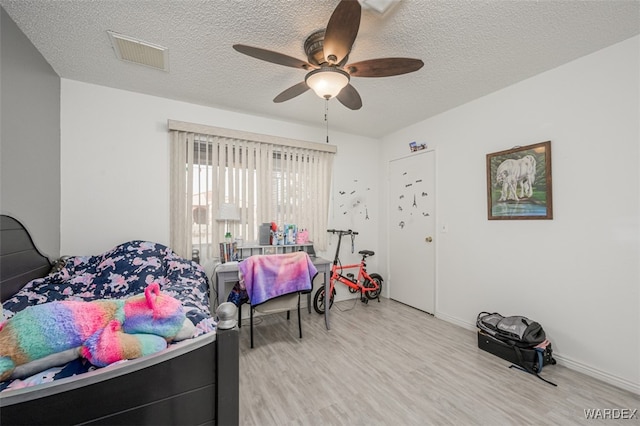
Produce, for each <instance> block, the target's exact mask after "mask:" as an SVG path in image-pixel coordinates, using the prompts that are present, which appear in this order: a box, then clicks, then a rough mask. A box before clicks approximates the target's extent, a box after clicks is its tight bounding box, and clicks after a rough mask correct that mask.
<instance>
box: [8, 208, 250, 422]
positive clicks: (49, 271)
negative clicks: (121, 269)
mask: <svg viewBox="0 0 640 426" xmlns="http://www.w3.org/2000/svg"><path fill="white" fill-rule="evenodd" d="M0 218H1V233H0V297H1V300H2V302H3V304H2V306H3V318H5V319H6V318H8V317H10V316H11V315H13V314H14V313H15V312H14V311H19V310H20V309H23V308H24V307H26V306H29V305H33V304H39V303H44V302H46V301H49V299H47V298H46V297H44V296H42V295H37V294H39V293H37V292H41V291H42V290H44V293H45V295H46V296H47V297H49V298H52V299H54V300H78V299H82V300H93V298H109V297H113V298H116V297H119V296H121V295H122V294H123V291H125V292H126V291H131V292H133V291H137V290H138V289H137V288H136V285H137V281H136V279H135V277H134V278H132V276H131V275H124V276H121V275H118V274H115V273H114V271H116V269H117V268H118V264H117V263H118V262H121V261H123V260H122V258H123V257H128V255H127V253H131V252H136V253H135V254H136V256H131V259H135V260H132V261H130V262H129V266H131V267H133V266H135V267H136V270H135V271H133V272H136V273H138V275H139V276H141V277H142V278H141V279H140V280H139V281H140V282H141V283H145V280H146V281H147V282H148V281H149V279H150V278H149V277H150V276H151V275H150V274H161V275H163V276H164V277H166V278H163V279H165V281H166V282H162V292H163V293H164V292H166V293H168V294H171V295H172V296H174V297H176V298H177V299H178V300H180V301H181V302H182V304H183V306H184V307H185V310H187V318H188V319H189V320H191V321H192V322H193V323H194V325H195V330H196V332H195V333H194V336H195V337H192V338H189V339H186V340H183V341H180V342H177V343H173V344H170V345H169V346H168V348H167V349H165V350H162V351H160V352H157V353H154V354H151V355H147V356H144V357H141V358H137V359H133V360H127V361H121V362H118V363H115V364H112V365H108V366H106V367H104V368H95V367H93V366H91V365H89V364H88V362H87V361H86V360H84V359H77V360H73V361H71V362H69V363H68V364H65V365H64V366H56V367H55V368H52V369H48V370H46V371H45V372H43V373H41V374H39V375H35V376H34V377H36V376H37V377H39V378H37V379H33V377H30V378H18V379H12V380H7V381H5V382H2V383H0V424H3V425H13V424H29V425H36V424H109V425H115V424H135V425H143V424H153V425H161V424H180V425H186V424H194V425H196V424H197V425H203V424H206V425H213V424H225V425H226V424H238V420H239V416H238V408H239V406H238V369H239V367H238V357H239V351H238V330H237V328H236V327H234V326H233V324H231V327H232V328H229V329H222V328H223V326H222V325H223V323H224V324H225V326H226V325H227V323H229V322H232V321H231V318H229V321H227V312H224V313H222V312H220V311H219V317H220V318H219V319H220V322H219V323H217V322H216V321H215V320H214V319H212V318H211V315H209V306H210V302H209V300H210V298H209V293H210V291H209V289H208V285H209V283H208V280H207V277H206V274H205V273H204V270H202V268H201V267H200V266H199V265H197V264H196V263H192V262H191V261H187V260H185V259H182V258H180V257H179V256H177V255H176V254H175V253H173V252H172V251H171V250H170V249H169V248H167V247H165V246H162V245H160V244H155V243H151V242H144V241H132V242H127V243H123V244H122V245H119V246H117V247H115V248H114V249H113V250H111V251H109V252H106V253H105V254H103V258H100V259H98V260H99V261H100V262H102V263H101V266H100V267H101V268H103V269H104V267H105V266H109V267H110V268H112V269H113V270H111V271H110V272H109V274H102V275H101V274H98V273H96V271H95V270H89V269H86V268H88V266H86V265H91V264H92V261H93V262H95V261H96V258H98V256H86V257H77V256H76V257H72V258H69V259H63V260H61V261H60V262H59V263H58V264H56V265H51V264H50V262H49V259H48V258H46V257H45V256H43V255H42V254H41V253H40V252H39V251H38V250H37V248H36V246H35V245H34V243H33V240H32V239H31V237H30V235H29V233H28V232H27V230H26V229H25V227H24V226H23V225H22V224H21V223H20V222H19V221H18V220H16V219H15V218H12V217H10V216H5V215H1V216H0ZM141 253H142V255H141ZM145 253H151V256H150V257H148V256H145V255H144V254H145ZM158 253H160V254H158ZM114 258H115V259H116V264H107V263H104V262H105V260H107V261H108V262H112V259H114ZM140 259H143V260H142V261H141V260H140ZM147 260H148V262H147ZM112 263H113V262H112ZM52 266H54V268H52ZM82 268H85V269H82ZM145 268H146V269H145ZM150 271H151V272H150ZM78 272H80V274H79V275H78ZM176 274H178V275H176ZM189 274H195V275H194V276H191V275H189ZM105 276H106V277H107V278H104V277H105ZM70 277H71V278H70ZM78 277H80V278H78ZM87 277H93V280H88V279H87ZM145 277H146V278H145ZM176 277H177V278H176ZM185 277H186V278H185ZM155 278H157V277H155ZM74 280H75V281H74ZM192 280H197V282H196V281H192ZM69 283H71V284H69ZM175 283H182V287H180V286H179V285H177V286H174V284H175ZM68 285H69V286H70V287H69V286H68ZM79 285H80V286H82V285H84V286H85V287H78V286H79ZM174 287H175V288H174ZM87 288H91V290H92V291H91V292H88V291H87ZM203 289H204V290H203ZM200 293H202V294H200ZM223 315H224V316H223ZM230 315H235V313H231V314H230ZM218 325H219V326H218ZM225 328H226V327H225ZM45 379H46V380H45ZM54 379H55V380H54ZM33 383H36V384H34V385H33V386H30V384H33Z"/></svg>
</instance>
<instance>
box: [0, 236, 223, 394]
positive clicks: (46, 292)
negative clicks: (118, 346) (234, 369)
mask: <svg viewBox="0 0 640 426" xmlns="http://www.w3.org/2000/svg"><path fill="white" fill-rule="evenodd" d="M152 282H157V283H159V284H160V289H161V291H162V292H164V293H167V294H170V295H171V296H173V297H175V298H176V299H178V300H180V301H181V302H182V305H183V306H184V309H185V312H186V315H187V318H189V319H190V320H191V322H193V324H194V325H195V326H196V332H195V334H194V336H193V337H196V336H199V335H201V334H204V333H208V332H212V331H214V330H215V325H216V323H215V321H214V319H213V318H212V317H211V315H210V312H209V282H208V279H207V275H206V274H205V272H204V269H203V268H202V267H201V266H200V265H198V264H197V263H195V262H192V261H190V260H187V259H184V258H182V257H180V256H178V255H177V254H176V253H174V252H173V251H172V250H171V249H170V248H168V247H166V246H164V245H161V244H157V243H152V242H147V241H130V242H128V243H124V244H121V245H119V246H117V247H115V248H113V249H112V250H110V251H108V252H106V253H103V254H101V255H98V256H75V257H70V258H68V259H67V261H66V263H65V265H64V267H63V268H62V269H60V270H59V271H58V272H55V273H51V274H49V275H48V276H46V277H44V278H39V279H36V280H33V281H31V282H30V283H28V284H27V285H25V286H24V287H23V288H22V290H20V292H18V293H17V294H16V295H15V296H14V297H12V298H11V299H8V300H7V301H5V302H4V303H3V304H2V307H3V312H2V321H0V322H4V321H5V320H7V319H8V318H10V317H11V316H13V315H14V314H15V313H16V312H18V311H21V310H23V309H25V308H26V307H28V306H31V305H38V304H41V303H45V302H51V301H54V300H83V301H91V300H96V299H121V298H125V297H129V296H132V295H134V294H140V293H142V292H144V289H145V288H146V287H147V286H148V285H149V284H150V283H152ZM95 368H96V367H94V366H92V365H91V364H90V363H89V362H87V361H86V360H85V359H77V360H75V361H73V362H71V363H69V364H67V365H65V366H62V367H57V368H53V369H49V370H47V371H44V372H42V373H40V374H37V375H35V376H32V377H30V378H27V379H23V380H13V381H5V382H1V383H0V392H1V391H3V390H5V389H7V390H8V389H16V388H21V387H26V386H31V385H34V384H38V383H45V382H50V381H52V380H55V379H59V378H63V377H68V376H72V375H75V374H80V373H83V372H86V371H90V370H93V369H95Z"/></svg>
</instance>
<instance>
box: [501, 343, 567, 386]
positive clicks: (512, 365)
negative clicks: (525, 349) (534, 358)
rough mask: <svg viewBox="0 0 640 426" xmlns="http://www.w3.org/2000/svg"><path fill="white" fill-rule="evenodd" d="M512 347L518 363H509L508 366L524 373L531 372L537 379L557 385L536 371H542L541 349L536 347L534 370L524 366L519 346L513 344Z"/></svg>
mask: <svg viewBox="0 0 640 426" xmlns="http://www.w3.org/2000/svg"><path fill="white" fill-rule="evenodd" d="M513 348H514V349H515V351H516V356H517V357H518V364H520V365H515V364H511V365H510V366H509V368H517V369H518V370H522V371H524V372H525V373H529V374H533V375H534V376H536V377H537V378H538V379H540V380H542V381H543V382H547V383H549V384H550V385H553V386H556V387H557V386H558V385H556V384H555V383H553V382H551V381H549V380H547V379H545V378H544V377H542V376H540V374H538V372H540V371H542V363H543V361H544V360H543V357H542V351H541V350H538V348H536V354H537V355H538V371H534V370H532V369H529V368H527V367H525V363H524V360H523V359H522V353H521V352H520V348H519V347H517V346H515V345H514V346H513Z"/></svg>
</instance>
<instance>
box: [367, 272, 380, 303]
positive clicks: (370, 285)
mask: <svg viewBox="0 0 640 426" xmlns="http://www.w3.org/2000/svg"><path fill="white" fill-rule="evenodd" d="M370 277H371V279H372V280H373V281H375V283H376V284H378V288H377V289H376V290H373V291H365V292H364V294H365V296H367V299H377V298H378V296H380V293H382V277H381V276H380V275H378V274H371V275H370ZM362 285H363V286H364V287H366V288H373V287H375V285H374V284H373V283H372V282H371V281H369V280H364V283H363V284H362Z"/></svg>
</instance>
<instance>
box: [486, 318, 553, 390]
mask: <svg viewBox="0 0 640 426" xmlns="http://www.w3.org/2000/svg"><path fill="white" fill-rule="evenodd" d="M476 326H477V327H478V347H479V348H480V349H483V350H485V351H487V352H489V353H492V354H493V355H496V356H499V357H500V358H502V359H505V360H507V361H509V362H511V363H513V364H514V365H511V366H510V367H509V368H513V367H515V368H518V369H520V370H523V371H526V372H527V373H530V374H534V375H535V376H537V377H538V378H539V379H540V380H543V381H545V382H547V383H549V384H551V385H553V386H557V385H556V384H555V383H552V382H550V381H548V380H546V379H544V378H542V377H541V376H540V375H539V373H540V372H541V371H542V367H543V366H545V365H548V364H552V365H553V364H555V363H556V360H555V359H554V358H553V349H552V348H551V343H549V342H547V344H546V345H544V347H537V346H538V345H540V343H542V342H544V341H545V340H546V334H545V332H544V329H543V328H542V326H541V325H540V324H539V323H537V322H535V321H532V320H530V319H529V318H527V317H523V316H510V317H504V316H502V315H500V314H498V313H495V312H494V313H489V312H480V314H478V318H477V320H476Z"/></svg>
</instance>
